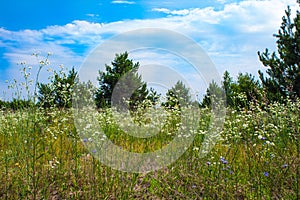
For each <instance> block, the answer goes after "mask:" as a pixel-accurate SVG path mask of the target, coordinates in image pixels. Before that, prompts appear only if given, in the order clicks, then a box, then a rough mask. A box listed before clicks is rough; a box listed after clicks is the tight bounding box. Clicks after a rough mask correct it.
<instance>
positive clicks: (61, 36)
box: [0, 0, 297, 76]
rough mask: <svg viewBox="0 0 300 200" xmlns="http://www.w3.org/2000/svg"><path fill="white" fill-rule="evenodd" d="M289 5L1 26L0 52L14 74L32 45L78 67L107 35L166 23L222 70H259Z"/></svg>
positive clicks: (249, 2)
mask: <svg viewBox="0 0 300 200" xmlns="http://www.w3.org/2000/svg"><path fill="white" fill-rule="evenodd" d="M113 2H114V3H121V2H122V3H128V2H127V1H113ZM131 3H134V2H131V1H130V2H129V4H131ZM287 5H290V6H291V8H292V10H296V9H297V4H296V3H295V2H294V0H262V1H255V0H246V1H241V2H239V3H225V5H224V7H223V9H218V10H217V9H215V8H213V7H206V8H189V9H182V10H179V9H177V10H170V9H167V8H156V9H153V11H155V12H162V13H165V14H167V15H168V16H166V17H162V18H156V19H139V20H126V21H118V22H111V23H107V24H102V23H92V22H88V21H82V20H75V21H73V22H71V23H68V24H66V25H63V26H58V25H56V26H48V27H46V28H44V29H41V30H20V31H10V30H6V29H4V28H0V47H1V48H3V49H5V53H4V55H3V56H4V57H5V59H7V60H8V61H9V62H10V63H11V68H10V69H8V71H7V73H8V74H10V75H11V76H15V73H17V72H16V70H14V66H15V64H16V63H17V62H20V61H22V60H27V62H34V60H32V58H31V57H30V56H29V57H28V55H30V54H31V53H32V52H34V51H36V50H39V51H44V52H48V51H50V52H53V54H54V55H53V58H51V59H53V60H52V62H54V63H61V64H65V65H67V66H73V65H74V66H77V67H79V66H80V65H81V63H82V62H83V61H84V58H85V57H86V56H87V55H88V54H89V52H90V51H91V49H93V48H94V47H96V46H97V45H98V44H101V43H103V41H105V40H106V39H107V38H110V37H112V36H116V35H118V34H119V33H124V32H126V31H131V30H136V29H139V28H164V29H168V30H172V31H176V32H179V33H182V34H185V35H186V36H187V37H190V38H192V39H193V40H195V41H196V42H197V43H199V44H200V45H201V47H202V48H203V49H204V50H205V51H206V52H207V53H208V55H209V56H210V57H211V58H212V60H213V62H214V63H215V64H216V66H217V69H218V70H219V72H220V73H223V72H224V70H225V69H228V70H229V71H230V72H232V74H233V75H236V74H237V73H238V72H250V73H253V74H256V73H257V70H258V69H262V68H261V67H262V66H261V64H260V62H259V61H258V57H257V51H259V50H264V48H266V47H268V48H271V50H274V49H275V47H276V46H275V39H274V38H273V37H272V34H274V33H276V32H277V30H278V28H279V27H280V24H281V18H282V16H283V15H284V10H285V9H286V8H287ZM158 42H159V41H158ZM141 45H142V44H141ZM128 50H130V49H128ZM115 53H121V52H115ZM158 59H163V58H160V57H156V58H155V60H156V61H157V62H159V60H158ZM28 60H29V61H28ZM148 61H149V59H148V60H147V62H148ZM170 64H172V61H170Z"/></svg>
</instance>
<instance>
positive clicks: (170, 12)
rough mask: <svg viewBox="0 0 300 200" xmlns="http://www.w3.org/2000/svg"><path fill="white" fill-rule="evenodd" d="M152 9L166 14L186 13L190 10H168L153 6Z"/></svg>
mask: <svg viewBox="0 0 300 200" xmlns="http://www.w3.org/2000/svg"><path fill="white" fill-rule="evenodd" d="M152 11H156V12H162V13H165V14H168V15H188V14H189V13H190V11H189V10H188V9H183V10H169V9H167V8H153V9H152Z"/></svg>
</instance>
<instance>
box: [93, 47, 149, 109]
mask: <svg viewBox="0 0 300 200" xmlns="http://www.w3.org/2000/svg"><path fill="white" fill-rule="evenodd" d="M139 66H140V64H139V63H138V62H137V63H133V61H132V60H130V59H129V58H128V53H127V52H125V53H123V54H116V57H115V59H114V60H113V61H112V62H111V66H110V65H105V68H106V71H105V72H103V71H99V76H98V81H99V88H98V90H97V91H96V95H95V96H96V98H95V100H96V105H97V107H98V108H105V107H110V106H111V103H112V95H113V92H114V103H116V104H124V103H125V101H129V107H130V110H134V108H135V107H136V106H137V105H138V104H139V103H140V102H142V101H143V100H145V99H146V97H147V95H148V93H149V92H148V90H147V85H146V83H144V82H143V81H142V78H141V76H140V75H138V73H137V71H138V68H139ZM132 90H133V91H132ZM126 95H131V96H130V97H128V98H127V99H123V97H127V96H126Z"/></svg>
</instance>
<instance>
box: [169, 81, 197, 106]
mask: <svg viewBox="0 0 300 200" xmlns="http://www.w3.org/2000/svg"><path fill="white" fill-rule="evenodd" d="M190 103H192V100H191V95H190V91H189V88H187V87H186V86H185V85H184V83H183V82H182V81H177V83H176V84H175V85H174V87H172V88H171V89H169V90H168V91H167V94H166V102H165V103H164V104H163V105H164V106H165V107H167V108H175V107H176V108H180V107H184V106H187V105H188V104H190Z"/></svg>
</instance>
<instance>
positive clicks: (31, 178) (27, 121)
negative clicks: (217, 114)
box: [0, 101, 300, 199]
mask: <svg viewBox="0 0 300 200" xmlns="http://www.w3.org/2000/svg"><path fill="white" fill-rule="evenodd" d="M200 112H201V113H199V115H201V119H200V122H199V125H200V126H199V127H200V128H199V130H197V131H196V132H194V134H195V140H194V142H193V144H192V145H191V146H190V148H189V149H187V151H186V152H185V153H184V154H183V155H182V156H181V157H180V158H179V159H178V160H177V161H176V162H175V163H173V164H171V165H170V166H167V167H165V168H164V169H160V170H157V171H155V172H149V173H140V174H138V173H128V172H120V171H117V170H113V169H111V168H110V167H108V166H105V165H103V164H102V163H100V162H99V161H98V160H97V159H96V158H94V157H93V153H91V152H88V151H87V150H86V149H85V147H84V142H82V138H80V137H79V135H78V133H77V132H76V128H75V126H74V121H73V119H72V113H71V111H70V110H66V109H64V110H59V109H50V110H43V109H37V108H29V109H23V110H18V111H14V112H13V111H1V113H0V199H297V198H299V190H300V188H299V169H298V167H299V166H300V161H299V132H300V128H299V124H300V114H299V113H300V102H299V101H298V102H288V103H287V104H286V105H281V104H272V105H268V107H266V108H265V109H264V110H262V109H260V107H258V106H255V105H251V106H250V108H249V109H247V110H246V109H242V110H241V111H234V110H230V109H229V110H227V115H226V121H225V124H224V129H223V131H222V133H221V134H222V136H223V137H222V138H223V139H222V141H220V142H218V143H217V144H216V146H215V147H214V148H213V150H212V151H211V152H210V153H209V154H207V155H206V156H205V157H204V158H200V157H199V149H200V148H201V144H202V142H203V138H204V135H205V134H206V133H207V132H206V131H207V130H206V129H207V128H206V127H207V125H208V124H209V117H207V116H209V114H208V113H209V112H208V110H205V109H203V110H200ZM109 118H110V116H109V115H107V114H106V115H105V113H104V112H99V119H100V120H99V123H100V124H101V123H103V120H104V121H105V120H106V121H107V120H109ZM165 122H166V125H162V127H163V128H162V130H161V131H160V133H159V134H157V135H155V136H153V137H152V138H149V139H139V138H134V137H132V136H128V135H126V134H125V132H124V131H122V130H120V128H119V127H118V126H117V125H116V124H115V123H109V124H108V125H107V124H106V126H105V127H106V128H105V134H106V135H107V137H108V138H109V139H111V140H112V141H113V142H114V143H115V144H117V145H118V146H121V147H123V148H124V149H127V150H130V151H134V152H151V151H154V150H157V149H160V148H161V147H162V146H164V145H166V144H168V142H170V141H171V140H172V139H173V135H172V134H173V133H174V132H176V131H177V130H178V125H180V120H179V121H178V118H176V117H170V118H167V120H166V121H165Z"/></svg>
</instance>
